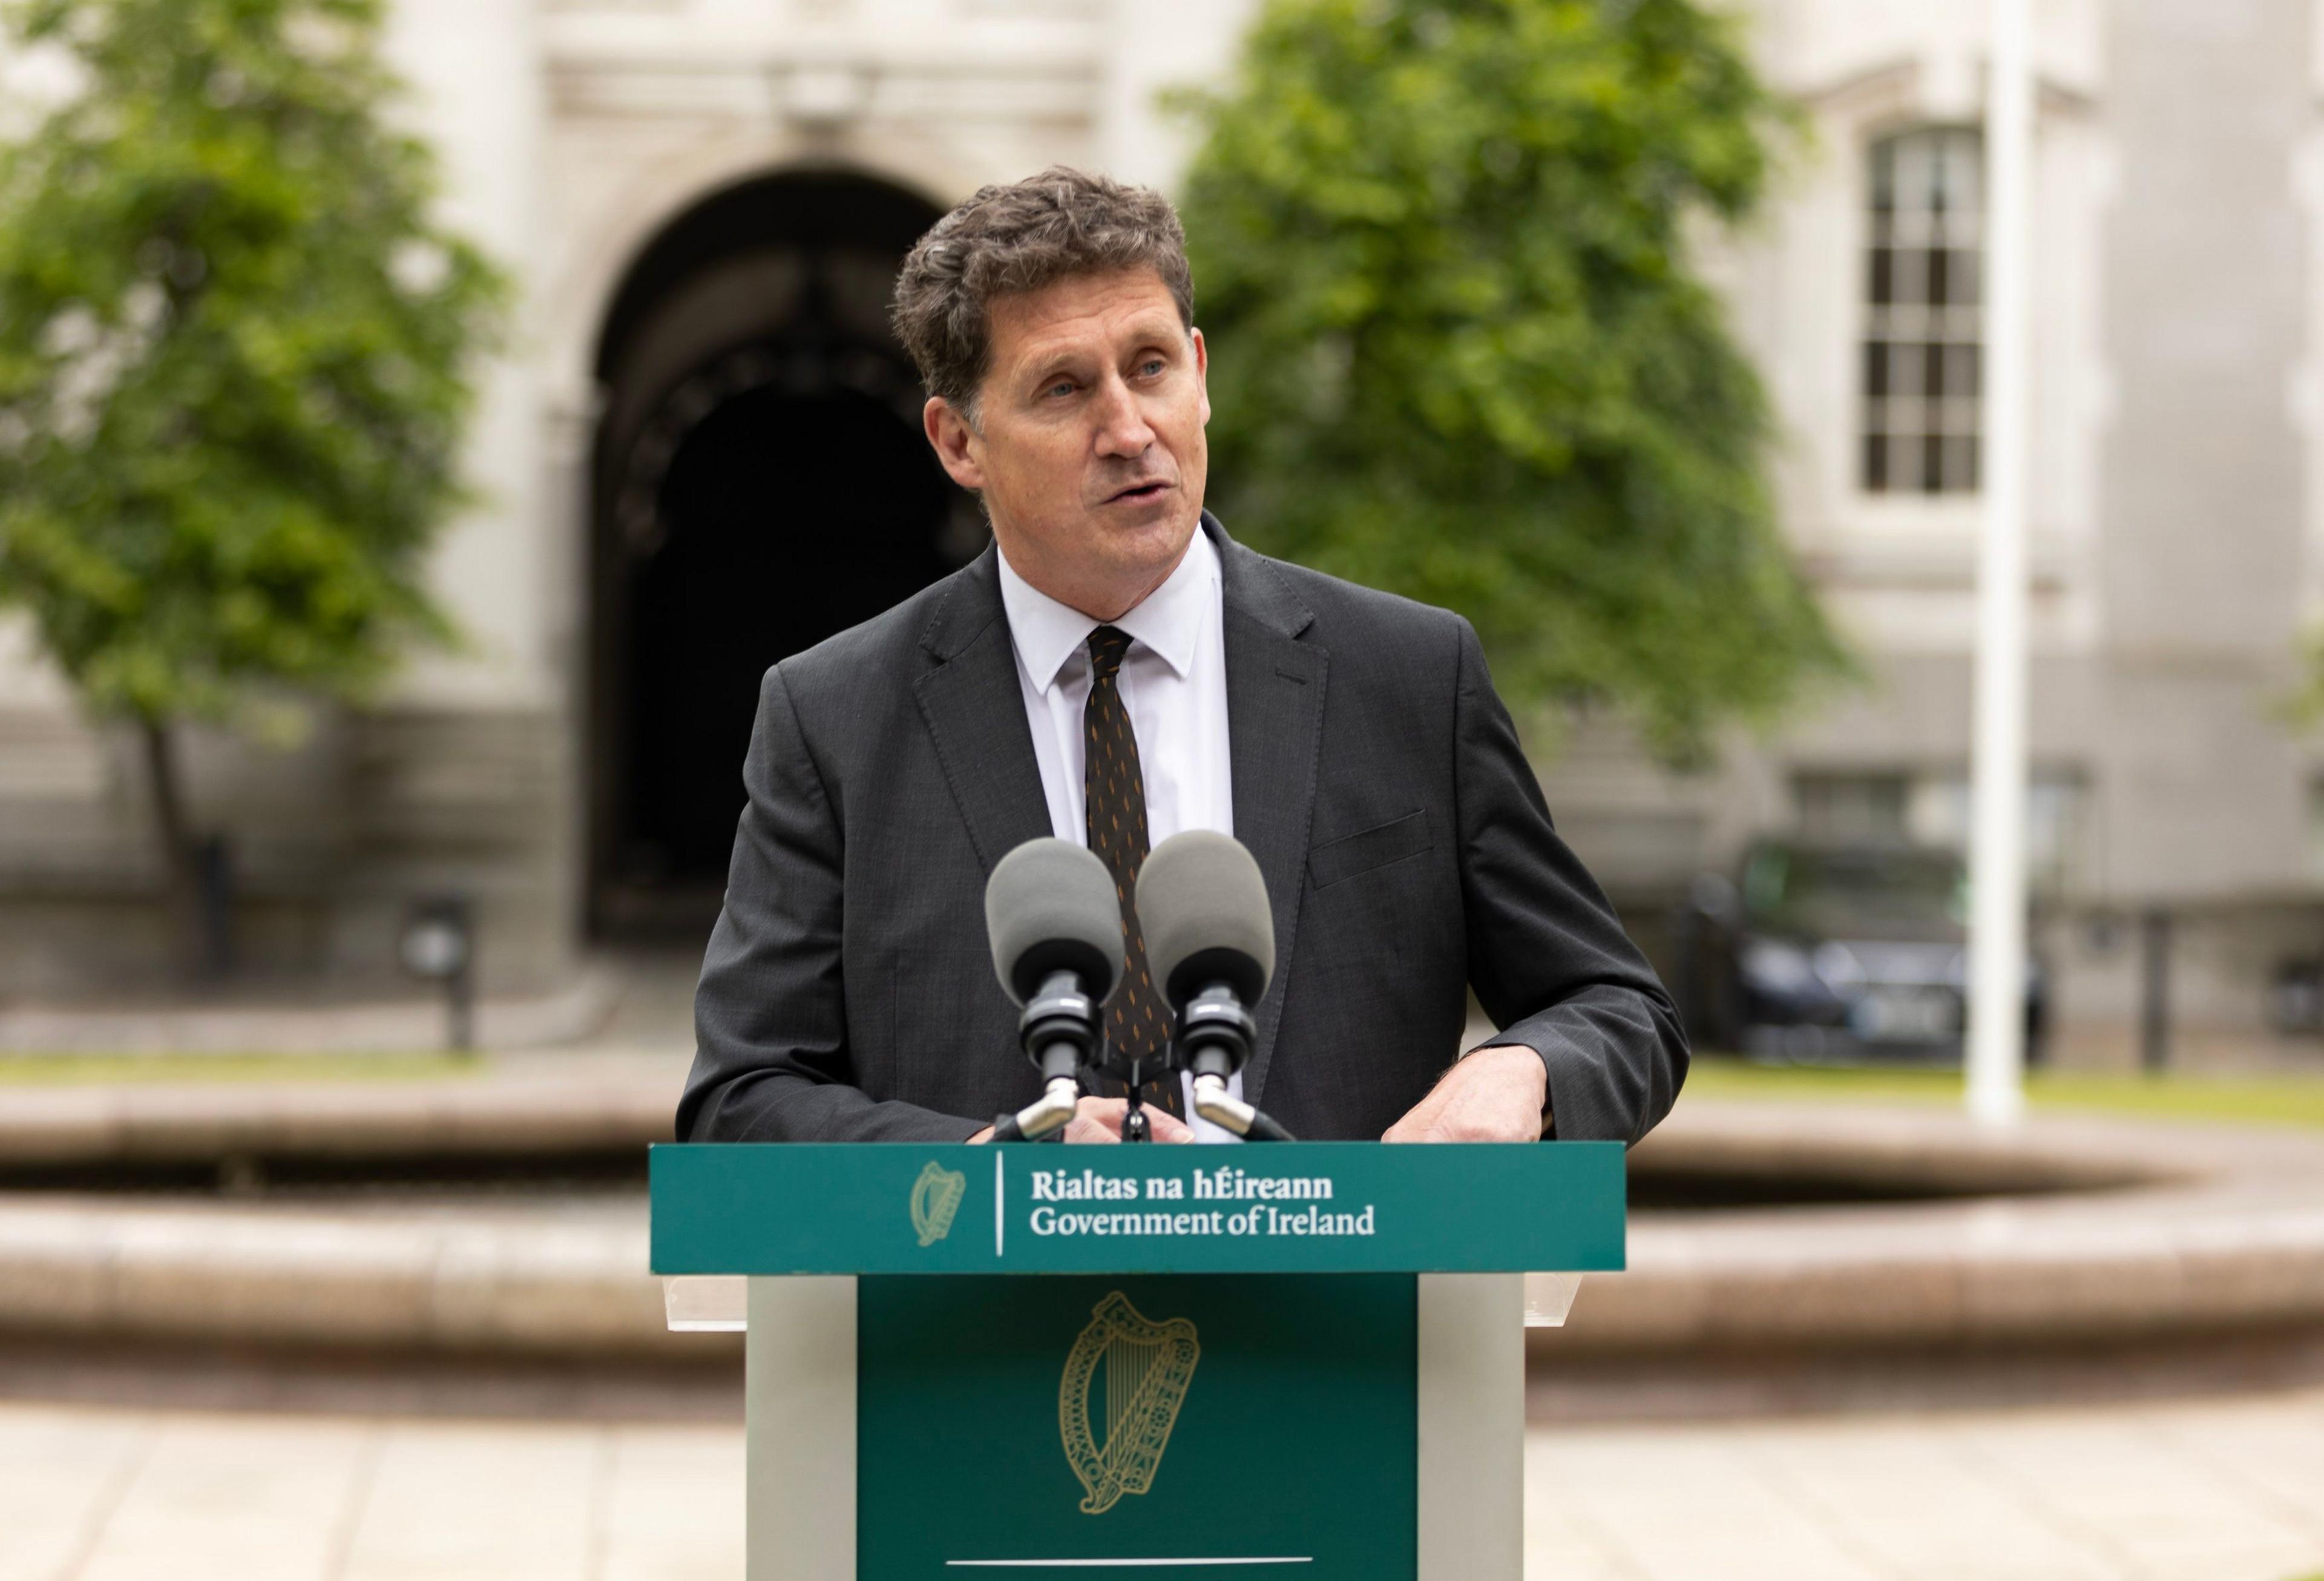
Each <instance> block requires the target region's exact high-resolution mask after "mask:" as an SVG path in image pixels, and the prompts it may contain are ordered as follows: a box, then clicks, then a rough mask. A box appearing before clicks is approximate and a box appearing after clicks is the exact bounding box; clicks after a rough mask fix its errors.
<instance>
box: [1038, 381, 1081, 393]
mask: <svg viewBox="0 0 2324 1581" xmlns="http://www.w3.org/2000/svg"><path fill="white" fill-rule="evenodd" d="M1041 393H1042V394H1044V395H1070V394H1072V393H1074V382H1073V381H1072V380H1071V379H1059V380H1058V381H1057V382H1056V384H1052V385H1050V386H1049V387H1048V388H1047V389H1046V390H1044V391H1042V392H1041Z"/></svg>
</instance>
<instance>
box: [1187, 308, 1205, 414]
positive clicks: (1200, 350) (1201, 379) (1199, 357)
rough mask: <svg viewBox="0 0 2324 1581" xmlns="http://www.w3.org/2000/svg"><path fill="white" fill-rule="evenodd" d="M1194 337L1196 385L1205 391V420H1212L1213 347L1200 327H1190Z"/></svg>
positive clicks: (1189, 332)
mask: <svg viewBox="0 0 2324 1581" xmlns="http://www.w3.org/2000/svg"><path fill="white" fill-rule="evenodd" d="M1187 333H1188V334H1190V335H1192V336H1193V337H1194V385H1195V388H1197V389H1199V390H1200V391H1202V393H1203V424H1204V425H1205V426H1207V425H1208V424H1209V422H1210V421H1211V347H1210V343H1209V342H1208V341H1206V340H1204V339H1203V332H1202V331H1201V330H1200V329H1189V330H1188V331H1187Z"/></svg>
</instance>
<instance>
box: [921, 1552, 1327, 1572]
mask: <svg viewBox="0 0 2324 1581" xmlns="http://www.w3.org/2000/svg"><path fill="white" fill-rule="evenodd" d="M1314 1562H1315V1560H1314V1557H1313V1556H1312V1555H1308V1556H1302V1557H1300V1558H1262V1559H946V1560H945V1568H947V1569H962V1570H1094V1569H1099V1568H1101V1567H1102V1568H1105V1569H1110V1570H1111V1569H1121V1568H1126V1567H1152V1566H1159V1565H1312V1564H1314Z"/></svg>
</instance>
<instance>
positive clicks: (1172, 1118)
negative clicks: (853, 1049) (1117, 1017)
mask: <svg viewBox="0 0 2324 1581" xmlns="http://www.w3.org/2000/svg"><path fill="white" fill-rule="evenodd" d="M1536 1063H1538V1061H1536ZM1128 1113H1130V1103H1129V1100H1127V1099H1125V1098H1084V1099H1083V1100H1082V1101H1081V1102H1080V1103H1078V1104H1076V1105H1074V1117H1073V1118H1072V1119H1070V1120H1068V1121H1066V1122H1065V1140H1066V1141H1067V1142H1120V1140H1121V1117H1122V1116H1123V1115H1124V1114H1128ZM1146 1118H1147V1121H1148V1123H1149V1124H1151V1125H1152V1126H1153V1128H1154V1140H1155V1141H1157V1142H1192V1141H1194V1130H1193V1128H1192V1127H1191V1126H1189V1125H1188V1124H1187V1123H1185V1121H1184V1120H1181V1119H1179V1118H1178V1117H1177V1116H1176V1114H1171V1113H1170V1112H1169V1111H1167V1110H1166V1109H1157V1108H1156V1107H1155V1106H1154V1105H1151V1104H1148V1105H1146ZM968 1140H969V1141H971V1142H991V1140H992V1127H991V1126H990V1125H988V1126H986V1127H985V1128H984V1129H983V1130H982V1131H980V1132H978V1133H976V1134H975V1135H974V1136H972V1137H970V1138H969V1139H968Z"/></svg>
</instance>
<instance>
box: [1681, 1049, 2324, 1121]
mask: <svg viewBox="0 0 2324 1581" xmlns="http://www.w3.org/2000/svg"><path fill="white" fill-rule="evenodd" d="M1686 1091H1687V1093H1689V1094H1691V1095H1692V1096H1698V1097H1714V1098H1835V1099H1845V1100H1850V1101H1854V1102H1858V1103H1920V1104H1951V1105H1958V1104H1959V1103H1960V1101H1961V1074H1960V1071H1958V1070H1909V1069H1908V1070H1894V1069H1878V1068H1874V1069H1859V1068H1849V1069H1822V1068H1815V1067H1809V1066H1758V1065H1752V1064H1750V1063H1748V1062H1747V1061H1745V1060H1742V1059H1736V1058H1734V1057H1732V1056H1729V1055H1716V1054H1706V1055H1702V1056H1701V1057H1699V1058H1697V1059H1696V1060H1695V1062H1694V1068H1693V1069H1692V1070H1691V1071H1690V1072H1688V1074H1687V1078H1686ZM2025 1096H2026V1098H2027V1101H2028V1102H2029V1103H2030V1104H2031V1105H2032V1106H2033V1108H2035V1109H2037V1110H2047V1111H2052V1112H2058V1113H2063V1112H2068V1111H2074V1110H2080V1111H2085V1112H2088V1111H2093V1110H2095V1111H2102V1112H2106V1113H2110V1114H2163V1115H2169V1116H2172V1117H2173V1118H2177V1119H2183V1120H2226V1121H2240V1122H2246V1123H2255V1124H2273V1125H2314V1126H2324V1071H2319V1073H2318V1074H2316V1075H2314V1076H2255V1077H2235V1076H2217V1077H2206V1076H2162V1077H2144V1076H2137V1075H2128V1074H2125V1075H2115V1074H2109V1073H2099V1072H2095V1071H2035V1072H2033V1073H2032V1074H2031V1075H2029V1076H2028V1077H2026V1082H2025Z"/></svg>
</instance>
